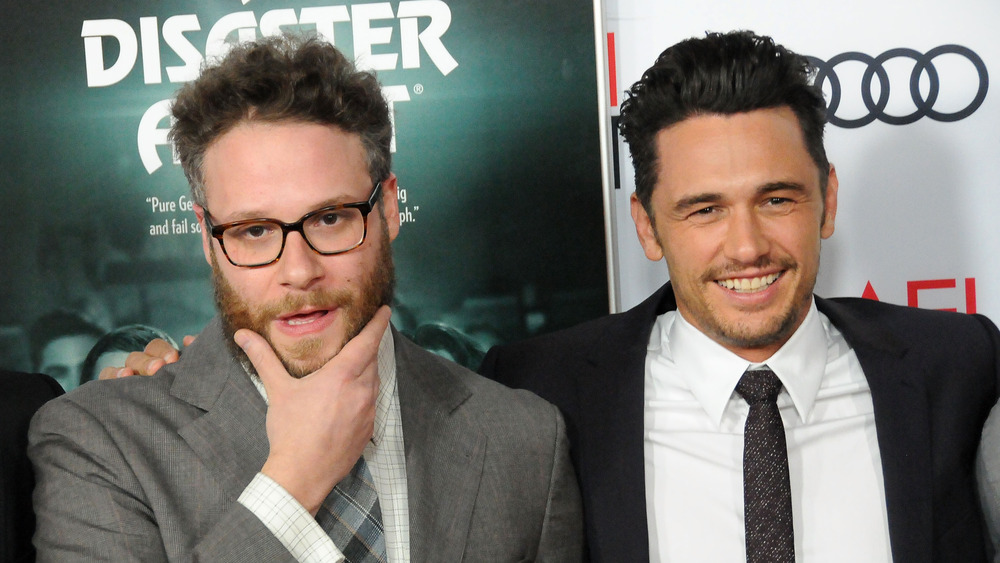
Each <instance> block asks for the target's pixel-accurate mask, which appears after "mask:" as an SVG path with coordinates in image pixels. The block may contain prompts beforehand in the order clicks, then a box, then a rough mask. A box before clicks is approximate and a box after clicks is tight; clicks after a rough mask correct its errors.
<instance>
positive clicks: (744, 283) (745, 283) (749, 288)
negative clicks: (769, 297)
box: [715, 272, 781, 293]
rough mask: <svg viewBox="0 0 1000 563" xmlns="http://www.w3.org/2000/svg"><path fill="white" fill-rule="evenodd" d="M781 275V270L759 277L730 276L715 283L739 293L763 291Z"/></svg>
mask: <svg viewBox="0 0 1000 563" xmlns="http://www.w3.org/2000/svg"><path fill="white" fill-rule="evenodd" d="M780 277H781V272H777V273H774V274H768V275H766V276H760V277H757V278H729V279H724V280H715V283H717V284H719V285H720V286H722V287H724V288H726V289H729V290H732V291H735V292H737V293H753V292H755V291H763V290H765V289H767V288H768V287H770V285H771V284H772V283H774V282H775V281H776V280H777V279H778V278H780Z"/></svg>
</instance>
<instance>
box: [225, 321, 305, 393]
mask: <svg viewBox="0 0 1000 563" xmlns="http://www.w3.org/2000/svg"><path fill="white" fill-rule="evenodd" d="M233 340H234V341H236V344H237V345H238V346H239V347H240V348H242V349H243V351H244V352H246V355H247V358H249V359H250V363H251V364H253V367H254V369H256V370H257V375H259V376H260V380H261V382H262V383H263V384H264V390H265V391H267V394H268V395H271V394H272V393H273V391H274V389H275V386H277V385H281V383H282V382H284V381H287V380H288V379H289V378H290V377H291V376H290V375H288V372H287V371H285V366H283V365H282V364H281V360H279V359H278V355H277V354H275V353H274V349H272V348H271V345H270V344H268V342H267V340H264V338H263V337H262V336H261V335H259V334H257V333H256V332H254V331H252V330H247V329H245V328H241V329H240V330H237V331H236V334H234V335H233Z"/></svg>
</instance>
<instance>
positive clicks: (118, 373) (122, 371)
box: [115, 368, 126, 378]
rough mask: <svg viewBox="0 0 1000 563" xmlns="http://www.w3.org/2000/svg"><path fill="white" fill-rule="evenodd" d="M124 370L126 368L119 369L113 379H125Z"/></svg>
mask: <svg viewBox="0 0 1000 563" xmlns="http://www.w3.org/2000/svg"><path fill="white" fill-rule="evenodd" d="M125 370H126V368H119V369H118V371H116V372H115V377H116V378H121V377H125Z"/></svg>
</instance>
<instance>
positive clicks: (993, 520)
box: [976, 404, 1000, 563]
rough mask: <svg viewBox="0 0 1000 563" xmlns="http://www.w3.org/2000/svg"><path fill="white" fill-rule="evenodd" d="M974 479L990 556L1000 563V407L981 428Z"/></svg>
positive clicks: (994, 409) (998, 406)
mask: <svg viewBox="0 0 1000 563" xmlns="http://www.w3.org/2000/svg"><path fill="white" fill-rule="evenodd" d="M976 478H977V479H978V481H979V497H980V502H981V504H982V508H983V517H984V518H985V520H986V528H987V530H988V531H989V535H990V541H991V543H992V548H993V552H994V553H993V561H994V562H995V563H1000V549H998V548H1000V404H998V405H997V406H995V407H993V410H992V411H990V416H989V418H987V419H986V425H985V426H984V427H983V436H982V438H981V440H980V443H979V455H978V457H977V459H976Z"/></svg>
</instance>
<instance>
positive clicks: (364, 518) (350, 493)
mask: <svg viewBox="0 0 1000 563" xmlns="http://www.w3.org/2000/svg"><path fill="white" fill-rule="evenodd" d="M316 521H317V522H319V525H320V526H322V527H323V530H324V531H325V532H326V533H327V534H328V535H329V536H330V539H332V540H333V543H334V544H335V545H336V546H337V548H338V549H340V552H341V553H343V554H344V559H345V560H346V561H347V563H385V562H386V561H387V559H386V555H385V530H384V529H383V527H382V509H381V508H379V504H378V494H377V493H376V492H375V483H374V481H372V474H371V472H370V471H368V464H367V463H365V458H364V457H361V458H359V459H358V462H357V463H355V464H354V468H353V469H351V472H350V473H348V474H347V477H344V479H343V480H342V481H341V482H339V483H337V486H336V487H334V488H333V490H332V491H330V494H329V495H327V497H326V500H324V501H323V505H322V506H320V509H319V512H317V513H316Z"/></svg>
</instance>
